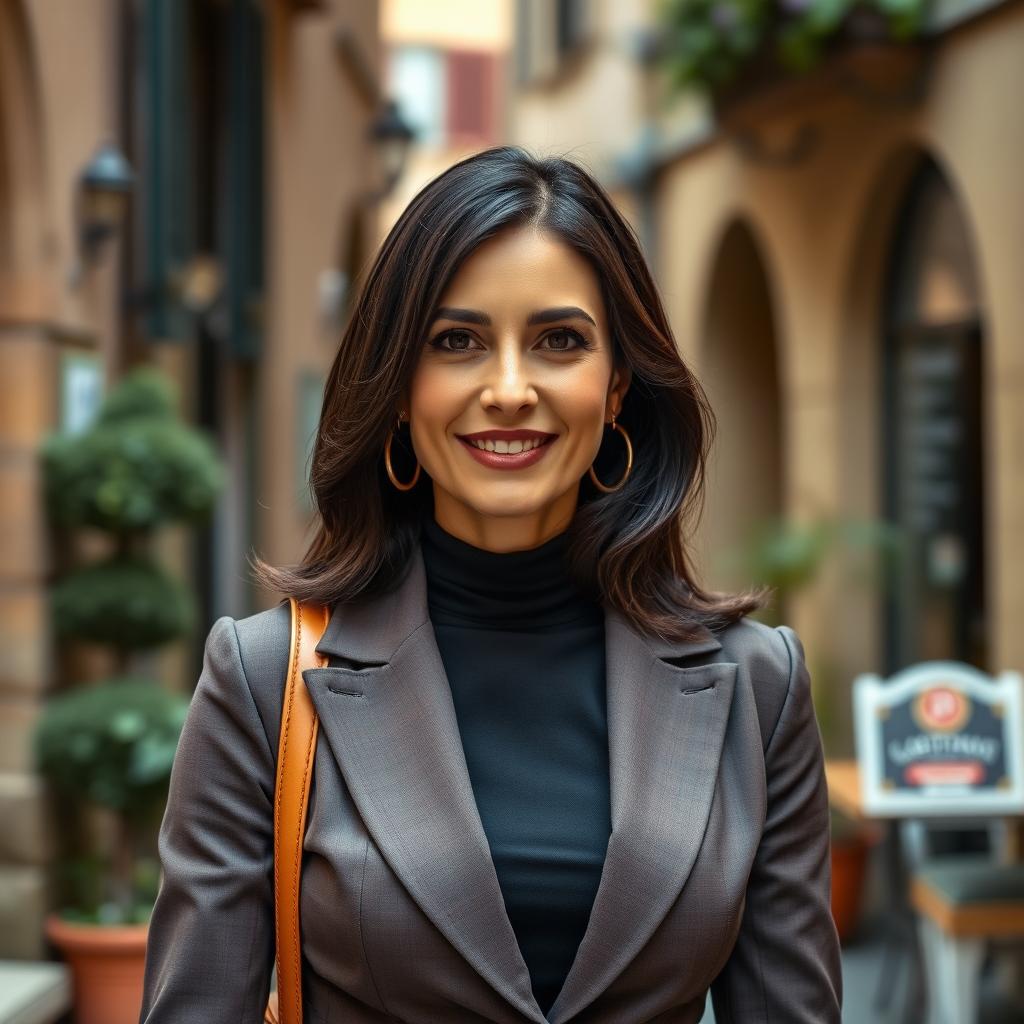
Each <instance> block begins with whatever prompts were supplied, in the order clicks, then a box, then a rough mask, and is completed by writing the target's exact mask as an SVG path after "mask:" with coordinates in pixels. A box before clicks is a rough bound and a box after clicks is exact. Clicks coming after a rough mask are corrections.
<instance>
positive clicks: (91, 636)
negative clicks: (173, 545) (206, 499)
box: [51, 555, 195, 650]
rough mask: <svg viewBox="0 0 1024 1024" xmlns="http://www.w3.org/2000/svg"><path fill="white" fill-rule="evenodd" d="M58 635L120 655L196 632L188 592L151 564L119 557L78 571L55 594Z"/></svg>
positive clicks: (53, 598)
mask: <svg viewBox="0 0 1024 1024" xmlns="http://www.w3.org/2000/svg"><path fill="white" fill-rule="evenodd" d="M51 601H52V605H51V607H52V611H53V623H54V631H55V633H56V635H57V637H58V638H59V639H61V640H88V641H91V642H93V643H100V644H111V645H112V646H114V647H117V648H119V649H121V650H141V649H144V648H147V647H158V646H160V645H161V644H165V643H167V642H168V641H170V640H174V639H175V638H176V637H179V636H181V635H182V634H183V633H185V632H187V631H188V630H189V629H191V628H192V625H193V622H194V616H195V607H194V602H193V600H192V596H191V594H190V593H189V591H188V590H187V589H186V588H185V587H184V586H183V585H182V584H181V583H180V582H179V581H178V580H176V579H175V578H174V577H173V576H171V575H170V574H169V573H167V572H166V571H164V569H162V568H161V567H160V566H159V565H157V564H156V563H155V562H153V561H152V560H151V559H149V558H142V557H136V556H128V555H115V556H113V557H112V558H109V559H107V560H106V561H103V562H99V563H97V564H94V565H88V566H85V567H84V568H81V569H76V570H74V571H73V572H71V573H69V574H68V575H67V576H65V577H64V579H62V580H61V581H60V582H59V583H57V584H56V585H55V586H54V588H53V591H52V597H51Z"/></svg>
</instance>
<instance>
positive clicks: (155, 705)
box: [35, 677, 189, 824]
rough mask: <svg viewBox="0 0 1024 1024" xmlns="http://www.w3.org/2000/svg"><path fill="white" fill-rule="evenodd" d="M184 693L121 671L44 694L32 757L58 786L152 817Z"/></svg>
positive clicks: (128, 815) (140, 817) (139, 819)
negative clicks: (46, 698) (116, 676)
mask: <svg viewBox="0 0 1024 1024" xmlns="http://www.w3.org/2000/svg"><path fill="white" fill-rule="evenodd" d="M188 706H189V701H188V698H186V697H183V696H181V695H178V694H172V693H170V692H169V691H167V690H165V689H164V688H163V687H161V686H155V685H154V684H153V682H152V681H151V680H148V679H137V678H132V677H125V678H120V679H113V680H110V681H108V682H105V683H98V684H93V685H90V686H82V687H78V688H76V689H75V690H72V691H69V692H67V693H62V694H60V695H58V696H55V697H52V698H51V699H50V700H49V701H48V702H47V704H46V706H45V707H44V709H43V712H42V715H41V717H40V720H39V724H38V728H37V731H36V736H35V742H36V746H35V752H36V759H37V764H38V766H39V769H40V771H42V772H43V773H44V774H45V775H46V776H47V778H48V779H49V780H50V781H51V782H52V783H53V785H54V786H55V787H56V788H57V789H58V790H59V791H61V792H62V793H64V794H66V795H68V796H71V797H75V798H80V799H82V800H85V801H88V802H89V803H93V804H96V805H98V806H100V807H106V808H108V809H109V810H112V811H115V812H116V813H117V814H119V815H121V816H122V817H124V818H125V819H126V820H127V821H129V822H131V823H133V824H144V823H146V822H149V821H152V819H153V817H154V815H155V814H156V813H157V812H158V811H159V810H160V808H161V807H162V805H163V801H164V800H165V798H166V795H167V785H168V781H169V779H170V772H171V765H172V763H173V761H174V752H175V750H176V748H177V745H178V738H179V736H180V735H181V728H182V725H183V724H184V722H185V715H186V713H187V711H188Z"/></svg>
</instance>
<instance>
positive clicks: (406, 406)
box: [400, 227, 629, 551]
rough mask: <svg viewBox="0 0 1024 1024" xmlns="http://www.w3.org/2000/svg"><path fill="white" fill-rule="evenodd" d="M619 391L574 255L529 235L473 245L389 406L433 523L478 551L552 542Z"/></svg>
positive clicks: (621, 378) (513, 231)
mask: <svg viewBox="0 0 1024 1024" xmlns="http://www.w3.org/2000/svg"><path fill="white" fill-rule="evenodd" d="M628 386H629V371H628V370H625V369H623V370H619V369H617V368H614V367H613V365H612V347H611V339H610V338H609V334H608V321H607V318H606V314H605V308H604V303H603V300H602V297H601V289H600V286H599V283H598V279H597V275H596V274H595V272H594V271H593V269H592V268H591V267H590V265H589V264H588V263H587V261H586V260H585V259H584V258H583V257H581V256H580V255H578V254H577V253H576V252H575V250H573V249H572V248H570V247H569V246H567V245H566V244H565V243H564V242H562V241H561V240H559V239H558V238H557V237H555V236H554V235H551V234H549V233H546V232H543V231H541V230H538V229H536V228H532V227H523V228H510V229H507V230H505V231H504V232H502V233H500V234H498V235H496V236H495V237H493V238H490V239H488V240H487V241H486V242H484V243H482V244H481V245H480V246H479V247H478V248H477V249H476V250H475V251H474V252H473V253H472V254H471V255H470V257H469V258H468V259H466V260H465V262H464V263H463V264H462V266H461V267H460V268H459V270H458V272H457V274H456V275H455V277H454V279H453V280H452V281H451V283H450V285H449V287H448V288H447V290H446V291H445V293H444V294H443V295H442V297H441V300H440V303H439V308H438V309H437V310H436V311H435V312H434V315H433V319H432V322H431V324H430V326H429V329H428V332H427V335H426V337H425V338H424V339H423V347H422V350H421V353H420V357H419V362H418V364H417V366H416V370H415V372H414V375H413V379H412V381H411V384H410V387H409V393H408V395H407V396H405V398H406V400H405V401H404V402H403V403H402V405H401V407H400V408H401V409H403V410H406V415H407V417H408V419H409V426H410V430H411V436H412V444H413V448H414V450H415V453H416V457H417V458H418V459H419V461H420V463H421V464H422V466H423V469H424V470H425V471H426V472H427V473H428V474H429V475H430V477H431V479H432V480H433V484H434V515H435V518H436V520H437V522H438V524H439V525H440V526H442V527H443V528H444V529H445V530H447V531H448V532H449V533H451V534H454V535H455V536H457V537H459V538H461V539H462V540H465V541H467V542H468V543H470V544H474V545H476V546H477V547H482V548H486V549H488V550H491V551H515V550H522V549H524V548H530V547H536V546H537V545H538V544H541V543H543V542H544V541H545V540H547V539H548V538H550V537H552V536H554V535H555V534H556V533H560V532H561V531H562V530H564V529H565V528H566V527H567V526H568V525H569V522H570V520H571V519H572V517H573V513H574V512H575V509H576V502H577V496H578V493H579V485H580V480H581V478H582V477H583V475H584V474H585V473H586V472H587V470H588V468H589V467H590V464H591V463H592V462H593V461H594V457H595V456H596V455H597V451H598V449H599V448H600V446H601V441H602V437H603V433H604V425H605V423H606V422H608V421H610V420H611V417H612V413H615V414H616V415H617V414H618V412H619V410H620V408H621V407H622V399H623V396H624V395H625V393H626V389H627V387H628ZM474 441H475V442H476V444H474ZM535 444H539V447H536V448H533V450H528V447H529V446H532V445H535ZM479 446H483V447H484V448H486V449H490V450H489V451H488V450H481V449H480V447H479ZM521 448H522V449H524V450H522V451H520V449H521ZM495 449H496V450H495Z"/></svg>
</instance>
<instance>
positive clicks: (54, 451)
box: [42, 416, 222, 533]
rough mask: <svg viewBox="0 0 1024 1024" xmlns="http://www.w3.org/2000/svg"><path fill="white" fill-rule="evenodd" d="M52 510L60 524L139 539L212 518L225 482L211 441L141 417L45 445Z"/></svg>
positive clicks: (170, 423) (171, 422)
mask: <svg viewBox="0 0 1024 1024" xmlns="http://www.w3.org/2000/svg"><path fill="white" fill-rule="evenodd" d="M42 457H43V467H44V472H45V477H46V496H47V505H48V507H49V509H50V512H51V516H52V518H53V520H54V521H55V522H56V523H57V524H58V525H60V526H67V527H74V526H94V527H97V528H99V529H102V530H109V531H111V532H112V533H133V532H138V531H143V530H151V529H152V528H153V527H155V526H157V525H159V524H161V523H166V522H173V521H176V520H193V521H195V520H198V519H201V518H202V517H204V516H206V515H207V514H208V513H209V511H210V510H211V508H212V507H213V504H214V502H215V501H216V497H217V494H218V492H219V490H220V488H221V484H222V470H221V466H220V461H219V459H218V458H217V455H216V452H215V451H214V449H213V446H212V445H211V444H210V442H209V441H208V440H207V439H206V438H205V437H204V436H202V435H201V434H199V433H197V432H196V431H195V430H193V429H192V428H189V427H186V426H184V425H182V424H180V423H177V422H175V421H174V420H167V419H162V418H158V417H141V416H138V417H134V418H131V419H123V420H115V421H114V422H112V423H101V424H97V425H96V426H95V427H94V428H93V429H92V430H89V431H87V432H85V433H83V434H79V435H72V436H68V435H53V436H51V437H49V438H47V440H46V441H45V442H44V445H43V450H42Z"/></svg>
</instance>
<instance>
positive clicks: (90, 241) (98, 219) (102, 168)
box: [71, 141, 135, 284]
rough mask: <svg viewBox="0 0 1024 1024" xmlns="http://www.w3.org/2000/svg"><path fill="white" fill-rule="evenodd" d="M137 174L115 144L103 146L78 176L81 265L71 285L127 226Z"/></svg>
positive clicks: (104, 144) (77, 209)
mask: <svg viewBox="0 0 1024 1024" xmlns="http://www.w3.org/2000/svg"><path fill="white" fill-rule="evenodd" d="M134 184H135V173H134V171H132V168H131V165H130V164H129V163H128V161H127V160H126V159H125V158H124V155H123V154H122V153H121V151H120V150H119V149H118V148H117V146H115V145H114V144H113V143H112V142H109V141H108V142H104V143H102V144H101V145H100V147H99V148H98V149H97V150H96V152H95V154H94V155H93V158H92V159H91V160H90V161H89V163H88V164H86V166H85V167H84V168H83V170H82V172H81V174H80V175H79V176H78V182H77V185H78V190H77V195H76V216H77V229H78V265H77V266H76V268H75V270H74V272H73V273H72V275H71V277H72V284H77V283H78V281H79V280H80V279H81V275H82V272H83V270H84V268H85V267H86V266H88V265H89V264H91V263H93V262H94V261H95V259H96V255H97V253H98V251H99V249H100V247H101V246H102V244H103V243H104V242H105V241H106V240H107V239H108V238H110V237H111V236H112V235H113V234H114V233H115V232H117V231H118V230H120V228H121V225H122V224H123V223H124V219H125V213H126V210H127V207H128V201H129V198H130V196H131V192H132V187H133V186H134Z"/></svg>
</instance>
